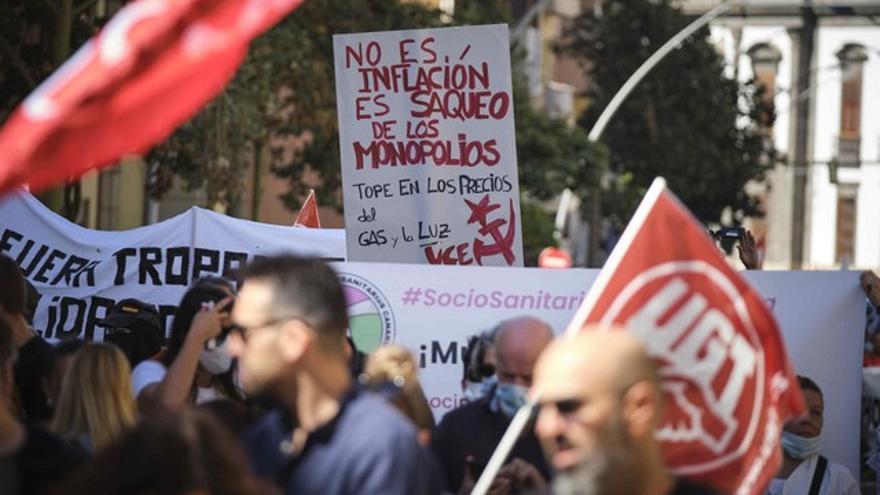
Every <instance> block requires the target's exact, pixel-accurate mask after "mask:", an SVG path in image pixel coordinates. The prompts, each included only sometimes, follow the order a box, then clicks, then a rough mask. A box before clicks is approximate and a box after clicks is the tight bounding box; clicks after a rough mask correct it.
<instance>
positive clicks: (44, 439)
mask: <svg viewBox="0 0 880 495" xmlns="http://www.w3.org/2000/svg"><path fill="white" fill-rule="evenodd" d="M26 429H27V433H26V434H27V436H26V437H25V442H24V445H23V446H22V448H21V450H20V451H19V459H20V460H21V462H22V464H25V465H28V466H29V467H30V469H31V470H33V471H42V472H45V473H47V474H49V475H52V474H54V473H55V472H56V471H62V472H67V471H69V470H71V469H73V468H75V467H77V466H78V465H80V464H82V463H83V462H85V461H86V458H87V457H88V455H87V454H86V453H85V452H83V451H81V450H79V449H75V448H74V447H73V446H72V445H71V444H69V443H67V442H65V441H64V440H62V439H61V438H60V437H58V436H57V435H55V434H54V433H51V432H49V431H48V430H45V429H43V428H42V427H40V426H36V425H32V424H29V425H27V426H26ZM58 474H59V475H60V474H62V473H58Z"/></svg>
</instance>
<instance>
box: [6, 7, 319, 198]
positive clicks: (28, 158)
mask: <svg viewBox="0 0 880 495" xmlns="http://www.w3.org/2000/svg"><path fill="white" fill-rule="evenodd" d="M300 3H302V0H137V1H134V2H129V3H128V4H127V5H126V6H125V7H124V8H123V9H122V10H120V11H119V12H118V13H117V14H116V15H115V16H114V17H113V19H111V20H110V22H108V23H107V25H106V26H104V28H103V29H102V30H101V32H100V33H98V34H97V35H95V37H94V38H92V39H91V40H89V41H88V42H86V44H85V45H83V46H82V47H81V48H80V49H79V50H78V51H77V52H76V54H74V55H73V57H71V58H70V59H69V60H68V61H67V62H65V63H64V65H62V66H61V67H60V68H59V69H58V70H57V71H55V73H54V74H52V76H51V77H50V78H49V79H47V80H46V81H45V82H43V84H42V85H40V87H38V88H37V89H36V90H35V91H34V92H33V93H31V94H30V95H29V96H28V97H27V98H26V99H25V101H24V102H23V103H22V104H21V106H19V108H18V109H16V111H15V113H14V114H13V115H12V116H11V117H10V118H9V120H8V121H7V122H6V124H5V125H4V127H3V129H0V150H3V151H2V153H0V195H2V194H3V193H4V192H6V191H9V190H11V189H12V188H15V187H17V186H21V185H24V184H29V185H30V188H31V190H32V191H38V190H40V189H43V188H46V187H48V186H51V185H53V184H56V183H59V182H63V181H65V180H69V179H72V178H76V177H79V176H80V175H82V174H84V173H86V172H87V171H89V170H91V169H93V168H100V167H105V166H108V165H112V164H113V163H116V162H117V161H118V160H119V159H120V158H121V157H122V156H124V155H126V154H143V153H145V152H146V151H147V150H149V148H150V147H151V146H152V145H153V144H155V143H157V142H159V141H161V140H162V139H164V138H166V137H167V136H168V135H169V134H170V133H171V132H172V131H173V130H174V129H175V128H177V127H178V126H179V125H180V124H182V123H183V122H184V121H186V119H188V118H189V117H191V116H192V115H193V114H194V113H195V112H196V111H197V110H198V109H199V108H201V107H202V105H204V104H205V102H207V101H208V100H209V99H210V98H212V97H214V96H215V95H216V94H218V93H219V92H220V91H221V90H222V89H223V87H224V86H225V85H226V83H227V82H228V81H229V79H230V78H231V77H232V75H233V74H234V73H235V70H236V68H237V67H238V66H239V64H241V61H242V60H244V57H245V55H246V54H247V48H248V44H249V43H250V41H251V40H252V39H253V38H255V37H256V36H257V35H259V34H260V33H262V32H263V31H265V30H267V29H268V28H269V27H271V26H272V25H273V24H275V23H276V22H278V21H279V20H280V19H281V18H282V17H284V16H285V15H286V14H287V13H288V12H290V11H291V10H293V9H295V8H296V7H297V6H299V4H300Z"/></svg>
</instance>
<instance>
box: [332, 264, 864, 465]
mask: <svg viewBox="0 0 880 495" xmlns="http://www.w3.org/2000/svg"><path fill="white" fill-rule="evenodd" d="M336 268H337V270H339V271H340V274H341V277H342V281H343V283H344V284H345V285H346V287H347V292H348V295H349V297H350V301H349V302H350V304H351V306H350V312H351V318H352V325H351V326H352V333H353V335H354V337H355V339H356V342H357V343H358V344H359V346H360V347H364V348H365V350H368V351H369V350H371V349H373V348H375V346H377V345H378V344H379V343H381V342H396V343H399V344H401V345H404V346H406V347H408V348H409V349H410V350H412V352H413V353H414V354H415V356H416V358H417V359H418V361H419V363H420V365H421V366H422V369H421V375H420V376H421V380H422V383H423V385H424V388H425V394H426V396H427V397H428V401H429V403H430V405H431V407H432V409H433V410H434V413H435V415H436V416H437V417H438V418H439V417H440V416H441V415H442V414H443V413H445V412H446V411H448V410H450V409H452V408H454V407H456V406H458V405H460V404H461V402H462V400H463V397H462V394H461V387H460V383H461V379H462V373H463V366H462V362H461V357H462V353H463V349H464V346H465V345H466V343H467V338H468V337H469V336H471V335H473V334H475V333H478V332H481V331H483V330H488V329H490V328H492V327H493V326H495V325H496V324H497V323H498V322H500V321H501V320H504V319H507V318H512V317H516V316H521V315H535V316H537V317H539V318H541V319H543V320H544V321H546V322H547V323H549V324H550V325H551V326H552V327H553V328H554V329H555V330H556V331H557V332H561V331H562V330H564V328H565V326H566V324H567V323H568V322H569V320H570V319H571V317H572V316H573V315H574V312H575V311H576V309H577V308H578V306H579V305H580V300H581V298H582V297H583V296H584V294H585V293H586V291H587V289H588V288H589V286H590V285H591V284H592V283H593V280H594V279H595V277H596V276H597V275H598V270H584V269H571V270H542V269H533V268H492V267H486V268H481V269H479V271H478V272H475V269H474V268H469V267H431V266H415V265H390V264H377V263H342V264H338V265H337V266H336ZM745 275H746V278H748V279H749V281H750V282H751V283H752V284H753V285H754V286H755V287H756V288H757V289H758V291H759V292H761V294H763V295H764V296H765V297H766V300H767V303H768V304H769V305H770V306H771V307H772V308H773V312H774V314H775V316H776V318H777V320H778V321H779V324H780V327H781V329H782V333H783V337H784V339H785V342H786V347H787V348H788V352H789V355H790V356H791V358H792V362H793V363H794V366H795V371H796V372H797V373H799V374H802V375H805V376H808V377H810V378H812V379H813V380H814V381H816V383H818V384H819V386H820V387H821V388H822V390H823V393H824V396H825V428H824V432H823V435H822V452H823V453H824V454H825V455H827V456H829V457H830V458H832V459H834V460H835V461H837V462H840V463H841V464H843V465H845V466H847V467H848V468H849V469H850V471H851V472H852V473H853V476H855V477H856V479H858V476H859V462H858V455H859V423H860V422H859V417H860V410H859V405H860V396H861V380H862V377H861V356H862V342H863V329H864V326H865V321H864V320H865V311H864V295H863V294H862V293H861V290H860V289H859V286H858V275H857V274H856V273H853V272H746V273H745ZM352 297H354V298H353V299H351V298H352Z"/></svg>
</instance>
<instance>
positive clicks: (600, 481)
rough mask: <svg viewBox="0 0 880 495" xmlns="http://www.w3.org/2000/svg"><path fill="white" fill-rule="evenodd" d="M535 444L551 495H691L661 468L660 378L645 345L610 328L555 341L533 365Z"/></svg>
mask: <svg viewBox="0 0 880 495" xmlns="http://www.w3.org/2000/svg"><path fill="white" fill-rule="evenodd" d="M532 393H540V414H539V415H538V422H537V425H536V432H537V435H538V438H540V440H541V445H542V447H543V448H544V452H545V454H546V455H547V457H548V459H549V461H550V463H551V464H552V465H553V468H554V469H555V470H556V476H555V477H554V479H553V492H554V493H555V494H557V495H567V494H579V495H591V494H615V495H693V494H711V493H714V492H713V491H711V490H709V489H705V488H702V487H698V486H695V485H692V484H690V483H688V482H686V481H684V480H678V479H676V478H674V477H673V476H672V474H670V473H669V471H667V469H666V466H665V465H664V463H663V457H662V454H661V451H660V444H659V442H658V441H657V440H656V439H655V437H654V430H655V429H656V428H657V427H658V426H660V423H661V421H662V418H663V408H662V405H663V404H662V401H663V395H662V391H661V389H660V380H659V378H658V376H657V372H656V370H655V366H654V363H653V361H652V360H651V358H650V357H649V356H648V355H647V353H646V352H645V349H644V347H643V346H642V345H641V344H640V343H639V342H638V341H637V340H636V339H635V338H634V337H633V336H631V335H630V334H629V333H627V332H625V331H622V330H617V329H607V328H605V329H587V330H585V331H584V332H582V333H580V334H579V335H577V336H576V337H574V338H563V339H557V340H556V341H554V342H553V343H552V344H551V345H550V346H549V347H548V348H547V349H546V350H545V351H544V353H543V354H541V357H540V358H539V359H538V362H537V364H536V366H535V374H534V381H533V383H532Z"/></svg>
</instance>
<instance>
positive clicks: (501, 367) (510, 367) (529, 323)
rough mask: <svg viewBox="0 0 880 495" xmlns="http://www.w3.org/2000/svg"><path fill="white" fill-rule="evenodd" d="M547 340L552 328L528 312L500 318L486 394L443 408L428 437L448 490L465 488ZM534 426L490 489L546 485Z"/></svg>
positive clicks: (521, 398)
mask: <svg viewBox="0 0 880 495" xmlns="http://www.w3.org/2000/svg"><path fill="white" fill-rule="evenodd" d="M552 339H553V330H552V329H551V328H550V327H549V326H548V325H547V324H546V323H544V322H543V321H541V320H539V319H537V318H533V317H520V318H515V319H512V320H507V321H503V322H501V324H500V325H499V326H498V330H497V333H496V337H495V354H496V372H497V379H498V384H497V385H496V386H495V388H494V389H493V391H492V392H491V393H490V394H489V395H487V396H485V397H482V398H480V399H478V400H477V401H475V402H470V403H468V404H465V405H463V406H461V407H459V408H458V409H455V410H453V411H450V412H448V413H446V415H445V416H444V417H443V420H442V421H441V422H440V425H439V426H438V427H437V431H436V432H435V433H434V436H433V437H432V442H431V447H432V448H433V449H434V452H435V453H436V454H437V457H438V458H439V459H440V463H441V464H442V469H443V473H444V475H445V477H446V482H447V486H448V487H449V488H450V489H451V490H454V491H457V492H458V493H470V490H471V489H472V488H473V485H474V483H475V481H476V480H477V479H478V478H479V475H480V474H481V472H482V468H484V467H485V465H486V463H487V462H488V461H489V458H490V457H491V456H492V452H493V451H494V450H495V447H496V446H497V445H498V442H499V441H500V440H501V437H502V436H504V432H505V431H506V430H507V427H508V425H510V420H511V419H512V418H513V416H514V415H515V414H516V411H517V410H518V409H519V408H520V407H521V406H522V405H524V404H525V402H526V393H527V392H528V388H529V386H530V385H531V381H532V369H533V368H534V366H535V362H536V361H537V359H538V356H539V355H540V354H541V351H542V350H543V349H544V348H545V347H546V346H547V345H548V344H549V343H550V341H551V340H552ZM533 430H534V428H526V429H525V433H524V434H523V436H522V437H521V438H520V439H519V440H518V441H517V443H516V445H515V446H514V448H513V450H512V451H511V454H510V456H509V457H508V459H509V461H508V463H507V464H506V465H505V466H504V467H503V468H502V469H501V471H500V472H499V474H498V476H497V477H496V478H495V481H494V482H493V485H492V488H490V493H498V494H507V493H511V494H515V493H531V492H535V491H540V490H543V489H544V488H545V486H546V482H547V480H548V479H549V477H550V469H549V467H548V465H547V462H546V460H545V459H544V456H543V454H542V452H541V446H540V444H539V443H538V439H537V437H536V436H535V434H534V431H533Z"/></svg>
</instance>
